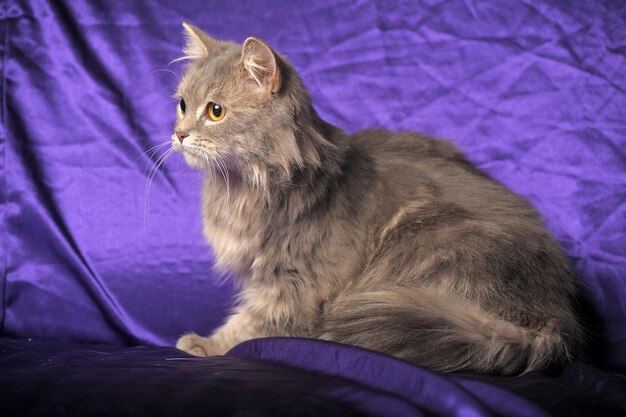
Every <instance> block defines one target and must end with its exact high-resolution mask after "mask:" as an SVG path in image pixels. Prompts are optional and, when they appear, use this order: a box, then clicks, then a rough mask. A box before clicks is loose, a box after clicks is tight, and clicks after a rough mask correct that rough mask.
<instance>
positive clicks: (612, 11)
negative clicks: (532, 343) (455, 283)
mask: <svg viewBox="0 0 626 417" xmlns="http://www.w3.org/2000/svg"><path fill="white" fill-rule="evenodd" d="M95 3H101V4H95ZM282 3H283V2H271V1H258V2H257V1H255V2H245V3H237V2H223V1H222V2H207V1H199V0H198V1H195V0H188V1H184V2H180V1H159V2H143V4H139V2H127V1H124V0H115V1H106V2H89V1H70V0H66V1H60V0H57V1H52V0H51V1H47V0H31V1H20V0H8V1H6V2H4V3H2V4H1V9H0V25H1V29H0V36H1V37H2V41H1V42H0V48H2V52H1V53H2V60H1V65H2V68H1V73H2V77H3V78H2V99H3V106H2V113H1V117H2V125H1V126H0V154H1V157H0V173H1V178H0V181H1V184H2V186H1V187H0V210H1V211H2V212H1V215H2V218H3V221H2V222H0V248H1V249H0V250H1V251H2V253H0V259H1V261H0V262H1V265H2V268H3V271H2V275H1V276H0V285H1V288H2V294H3V297H2V308H1V309H0V310H1V314H2V317H1V318H2V330H1V331H2V335H3V336H8V337H41V338H54V339H62V340H72V341H91V342H99V343H109V344H129V343H134V344H136V343H145V344H155V345H172V344H173V343H174V341H175V339H176V338H177V337H178V336H179V335H180V334H181V333H182V332H184V331H188V330H195V331H197V332H200V333H209V332H210V331H211V329H213V328H214V327H216V326H217V325H218V324H220V323H221V321H222V320H223V318H224V315H225V313H226V311H227V309H228V307H229V306H230V305H231V303H232V288H231V286H230V284H229V283H228V281H226V282H221V281H220V280H218V279H215V278H217V277H218V275H219V274H218V273H217V272H216V271H213V270H212V269H211V265H212V258H211V253H210V248H208V247H207V245H206V244H205V243H204V241H203V239H202V236H201V221H200V214H199V202H198V193H199V182H200V175H199V174H198V173H197V172H195V171H192V170H190V169H188V168H187V167H186V166H185V164H184V162H183V161H182V160H181V159H180V158H179V157H178V156H175V157H172V158H169V159H168V160H167V161H166V162H165V163H164V164H163V165H162V166H161V168H160V169H159V170H158V171H157V172H156V174H155V175H154V179H153V181H152V182H151V186H150V187H149V184H150V182H149V178H150V175H149V174H150V171H151V169H152V168H153V166H154V164H155V163H157V162H159V160H158V157H159V155H161V154H162V153H163V152H162V151H161V152H156V154H155V155H152V154H151V153H149V152H147V151H148V150H149V149H151V148H152V147H153V146H155V145H158V144H161V143H165V142H167V141H168V140H169V139H168V138H169V136H170V135H171V127H172V124H173V120H174V108H175V102H174V101H173V100H172V99H171V98H170V96H171V94H172V92H173V88H174V86H175V83H176V80H177V78H178V74H180V72H181V67H180V66H177V65H168V62H170V61H172V60H173V59H175V58H177V57H178V56H180V55H181V52H180V49H181V45H182V28H181V26H180V24H181V22H182V21H189V22H191V23H194V24H196V25H198V26H200V27H201V28H203V29H205V30H207V31H208V32H209V33H210V34H212V35H214V36H215V37H218V38H221V39H231V40H236V41H239V42H241V41H243V40H244V39H245V37H246V36H247V35H249V34H255V35H257V36H260V37H262V38H263V39H265V40H267V41H268V42H269V43H270V44H271V45H273V46H274V47H275V48H276V49H277V50H279V51H281V52H282V53H284V54H286V55H287V56H289V57H290V58H291V60H292V61H293V63H294V64H295V66H296V67H297V68H298V70H299V71H300V73H301V75H302V77H303V79H304V82H305V84H306V85H307V87H308V88H309V89H310V91H311V94H312V97H313V100H314V103H315V105H316V108H317V109H318V111H319V113H320V114H321V115H322V117H324V118H325V119H326V120H328V121H330V122H332V123H334V124H336V125H338V126H340V127H343V128H345V129H346V130H348V131H350V132H354V131H357V130H360V129H363V128H366V127H384V128H387V129H392V130H414V131H422V132H425V133H428V134H431V135H436V136H441V137H447V138H449V139H451V140H452V141H454V142H455V143H457V144H458V145H459V146H460V147H461V148H462V149H464V150H465V151H466V153H467V154H468V156H469V158H470V159H471V160H473V161H475V162H476V163H477V164H478V165H479V166H480V167H481V168H483V169H484V170H486V171H487V172H489V173H490V174H491V175H492V176H493V177H495V178H496V179H498V180H500V181H501V182H503V183H504V184H506V185H508V186H510V187H511V188H512V189H513V190H515V191H517V192H519V193H520V194H522V195H524V196H526V197H528V198H529V200H530V201H531V202H532V203H533V204H534V205H535V206H536V207H537V208H538V209H539V211H540V212H541V213H542V214H543V215H544V216H545V218H546V220H547V225H548V227H549V228H550V229H551V230H552V231H553V232H554V233H555V235H556V236H557V238H558V240H559V241H560V242H561V243H562V244H563V245H564V247H565V248H566V250H567V252H568V254H569V255H570V256H571V258H572V261H573V263H574V265H575V267H576V270H577V271H578V273H579V275H580V276H581V278H582V281H583V282H584V285H583V291H582V292H583V295H584V298H583V304H584V305H585V306H586V310H587V313H588V314H589V315H590V317H591V319H590V326H592V328H593V333H592V335H591V339H592V341H593V343H592V344H593V346H594V350H593V360H594V361H595V362H596V363H598V364H600V365H602V366H605V367H608V368H610V369H621V370H625V369H626V354H625V352H626V279H625V278H626V204H625V202H626V187H625V184H626V154H625V151H624V150H625V149H626V140H625V137H626V90H625V86H626V60H625V57H626V43H625V39H626V8H625V7H624V3H623V2H619V1H614V2H610V1H605V2H600V1H591V0H589V1H576V2H569V4H568V5H565V4H564V3H565V2H562V3H563V5H556V4H550V3H557V2H542V1H535V0H525V1H512V2H493V1H472V0H465V1H435V0H432V1H423V2H419V3H417V2H415V3H412V2H409V3H407V4H405V3H396V2H387V1H371V2H357V3H354V2H351V1H344V2H335V3H334V4H330V3H328V4H324V3H321V2H314V1H305V2H284V3H285V4H282ZM148 188H149V190H148ZM148 191H149V192H148Z"/></svg>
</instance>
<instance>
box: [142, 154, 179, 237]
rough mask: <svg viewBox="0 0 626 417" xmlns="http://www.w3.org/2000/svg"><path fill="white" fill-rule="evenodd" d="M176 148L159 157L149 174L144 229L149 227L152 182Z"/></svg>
mask: <svg viewBox="0 0 626 417" xmlns="http://www.w3.org/2000/svg"><path fill="white" fill-rule="evenodd" d="M174 152H175V151H174V148H171V149H169V150H167V151H166V152H165V153H164V154H163V155H161V156H159V157H158V158H157V160H156V162H155V164H154V166H153V167H152V168H151V169H150V173H149V174H148V182H147V184H146V191H145V196H144V213H143V220H144V227H145V228H147V225H148V214H149V212H150V188H151V187H152V181H153V180H154V177H155V175H156V173H157V171H158V170H159V168H160V167H161V166H162V165H163V164H164V163H165V160H166V159H167V158H169V157H170V155H172V154H173V153H174Z"/></svg>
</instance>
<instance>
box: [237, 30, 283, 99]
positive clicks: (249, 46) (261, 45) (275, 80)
mask: <svg viewBox="0 0 626 417" xmlns="http://www.w3.org/2000/svg"><path fill="white" fill-rule="evenodd" d="M241 62H242V63H243V66H244V68H245V69H246V71H247V72H248V75H249V76H250V78H252V79H253V80H254V81H256V83H257V84H258V85H259V87H261V88H264V89H267V90H269V91H270V92H272V93H275V92H276V91H278V90H279V89H280V84H281V77H280V68H279V66H278V58H277V57H276V54H275V53H274V51H273V50H272V48H270V46H269V45H268V44H266V43H265V42H263V41H262V40H260V39H257V38H255V37H253V36H250V37H249V38H248V39H246V41H245V42H244V43H243V47H242V52H241Z"/></svg>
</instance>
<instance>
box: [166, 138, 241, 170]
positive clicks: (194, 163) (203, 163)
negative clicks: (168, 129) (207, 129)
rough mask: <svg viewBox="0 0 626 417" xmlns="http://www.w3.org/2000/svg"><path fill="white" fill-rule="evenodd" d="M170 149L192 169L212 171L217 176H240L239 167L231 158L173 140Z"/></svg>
mask: <svg viewBox="0 0 626 417" xmlns="http://www.w3.org/2000/svg"><path fill="white" fill-rule="evenodd" d="M172 147H173V148H174V150H175V151H177V152H179V153H181V154H182V155H183V157H184V158H185V161H186V162H187V164H188V165H189V166H191V167H192V168H196V169H201V170H208V171H213V172H214V173H216V174H218V176H222V175H223V176H224V177H239V176H240V168H239V165H238V164H237V162H236V159H235V158H234V157H232V156H225V155H220V154H219V153H217V152H215V151H211V150H207V149H200V148H198V147H196V146H194V145H193V144H191V143H184V144H183V143H180V142H179V141H178V140H173V142H172Z"/></svg>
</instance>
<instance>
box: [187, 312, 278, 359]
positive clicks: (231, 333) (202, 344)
mask: <svg viewBox="0 0 626 417" xmlns="http://www.w3.org/2000/svg"><path fill="white" fill-rule="evenodd" d="M265 327H266V326H265V323H264V320H263V318H261V317H259V316H258V314H254V313H252V312H251V311H250V310H249V309H246V308H245V307H243V308H239V309H238V311H237V312H236V313H235V314H233V315H232V316H230V317H229V318H228V320H227V321H226V323H225V324H224V325H222V326H221V327H219V328H218V329H217V330H216V331H215V332H214V333H213V334H212V335H211V336H209V337H202V336H199V335H197V334H195V333H188V334H186V335H184V336H182V337H181V338H180V339H178V342H177V343H176V348H177V349H180V350H183V351H185V352H187V353H190V354H192V355H195V356H214V355H223V354H225V353H226V352H228V351H229V350H230V349H231V348H232V347H234V346H235V345H237V344H239V343H241V342H243V341H245V340H248V339H254V338H257V337H263V336H267V335H268V334H267V333H268V332H267V331H265V330H264V329H265Z"/></svg>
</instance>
